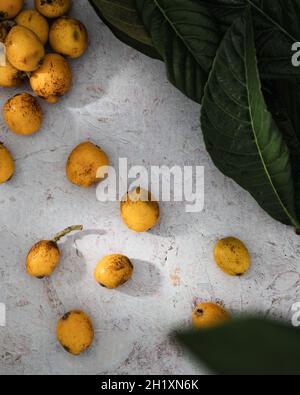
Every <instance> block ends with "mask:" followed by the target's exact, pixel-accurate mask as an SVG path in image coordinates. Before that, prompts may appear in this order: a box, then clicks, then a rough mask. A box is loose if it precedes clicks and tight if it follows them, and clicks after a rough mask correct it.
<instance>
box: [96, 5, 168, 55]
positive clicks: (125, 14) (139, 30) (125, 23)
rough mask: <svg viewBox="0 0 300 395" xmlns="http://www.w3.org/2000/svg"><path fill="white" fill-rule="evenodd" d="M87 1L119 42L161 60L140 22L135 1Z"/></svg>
mask: <svg viewBox="0 0 300 395" xmlns="http://www.w3.org/2000/svg"><path fill="white" fill-rule="evenodd" d="M89 1H90V3H91V5H92V6H93V7H94V9H95V11H96V12H97V14H98V15H99V17H100V18H101V19H102V21H103V22H104V23H105V24H106V25H107V26H108V27H109V28H110V30H111V31H112V32H113V33H114V34H115V36H116V37H117V38H118V39H119V40H121V41H122V42H124V43H125V44H127V45H129V46H131V47H132V48H134V49H136V50H138V51H140V52H142V53H143V54H145V55H147V56H150V57H152V58H155V59H161V57H160V55H159V54H158V52H157V51H156V50H155V48H154V47H153V45H152V42H151V38H150V36H149V34H148V33H147V32H146V30H145V29H144V26H143V24H142V22H141V21H140V18H139V16H138V14H137V10H136V6H135V0H89Z"/></svg>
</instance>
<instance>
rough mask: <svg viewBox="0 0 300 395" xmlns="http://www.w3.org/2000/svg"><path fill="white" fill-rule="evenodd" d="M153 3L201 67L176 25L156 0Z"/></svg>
mask: <svg viewBox="0 0 300 395" xmlns="http://www.w3.org/2000/svg"><path fill="white" fill-rule="evenodd" d="M154 3H155V5H156V7H157V8H158V9H159V11H160V12H161V13H162V14H163V16H164V17H165V19H166V20H167V22H168V23H169V24H170V25H171V27H172V29H173V30H174V32H175V34H176V35H177V36H178V37H179V38H180V40H181V41H182V42H183V44H184V45H185V46H186V47H187V49H188V51H189V52H190V54H191V55H192V56H193V58H194V59H195V62H196V63H197V64H198V65H199V67H201V68H202V66H201V64H200V63H199V62H198V59H197V58H196V56H195V55H194V51H193V49H192V48H191V47H190V45H189V43H187V42H186V40H185V39H184V37H183V36H182V35H181V34H180V32H179V31H178V29H177V27H176V26H175V25H174V23H173V22H172V21H171V19H170V18H169V17H168V15H167V13H166V12H165V10H164V9H163V8H162V7H161V6H160V4H159V3H158V1H157V0H154Z"/></svg>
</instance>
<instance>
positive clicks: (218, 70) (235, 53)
mask: <svg viewBox="0 0 300 395" xmlns="http://www.w3.org/2000/svg"><path fill="white" fill-rule="evenodd" d="M202 130H203V134H204V138H205V142H206V146H207V149H208V151H209V153H210V155H211V157H212V159H213V161H214V163H215V164H216V165H217V167H218V168H219V169H220V170H221V171H222V172H223V173H224V174H225V175H227V176H229V177H231V178H233V179H234V180H235V181H236V182H237V183H239V184H240V185H241V186H242V187H243V188H245V189H246V190H247V191H249V192H250V193H251V194H252V196H253V197H254V198H255V199H256V201H257V202H258V203H259V204H260V205H261V207H262V208H263V209H264V210H265V211H266V212H267V213H269V214H270V215H271V216H272V217H273V218H275V219H277V220H278V221H280V222H282V223H284V224H289V225H294V226H295V227H296V228H298V227H299V220H298V218H297V215H296V208H295V189H294V181H293V178H292V169H291V163H290V154H289V150H288V147H287V145H286V143H285V141H284V139H283V137H282V134H281V132H280V131H279V129H278V127H277V125H276V123H275V122H274V121H273V119H272V116H271V114H270V112H268V111H267V106H266V103H265V100H264V97H263V94H262V90H261V84H260V78H259V73H258V69H257V62H256V54H255V47H254V34H253V26H252V20H251V14H250V12H249V11H247V13H246V16H242V17H240V18H239V19H237V20H236V21H235V22H234V23H233V25H232V26H231V28H230V29H229V31H228V32H227V33H226V35H225V37H224V40H223V42H222V44H221V46H220V49H219V51H218V54H217V57H216V60H215V63H214V68H213V71H212V73H211V75H210V78H209V81H208V84H207V88H206V92H205V97H204V100H203V108H202Z"/></svg>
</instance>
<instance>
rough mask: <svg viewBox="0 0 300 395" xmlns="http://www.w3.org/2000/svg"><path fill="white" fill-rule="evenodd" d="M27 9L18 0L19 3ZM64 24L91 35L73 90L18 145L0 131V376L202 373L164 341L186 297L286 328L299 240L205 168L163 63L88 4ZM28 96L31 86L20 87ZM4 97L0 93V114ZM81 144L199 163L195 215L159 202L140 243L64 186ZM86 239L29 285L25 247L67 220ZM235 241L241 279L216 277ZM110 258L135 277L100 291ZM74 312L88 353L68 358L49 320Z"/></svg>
mask: <svg viewBox="0 0 300 395" xmlns="http://www.w3.org/2000/svg"><path fill="white" fill-rule="evenodd" d="M29 3H31V2H27V4H28V5H29ZM72 15H74V16H75V17H78V18H80V19H81V20H82V21H83V22H84V23H85V24H86V26H87V28H88V30H89V34H90V47H89V49H88V52H87V54H86V56H84V57H83V58H81V59H79V60H76V61H73V62H72V68H73V72H74V87H73V89H72V91H71V92H70V94H68V95H67V96H66V97H65V98H63V99H62V100H61V101H60V103H59V104H57V105H55V106H51V105H47V104H46V103H42V106H43V109H44V113H45V120H44V125H43V129H42V130H41V132H40V133H38V134H36V135H35V136H33V137H29V138H22V137H19V136H16V135H14V134H12V133H11V132H9V131H8V129H7V128H6V126H5V124H4V122H3V120H2V119H1V121H0V141H2V142H4V143H5V144H6V145H7V147H8V148H9V149H10V150H11V152H12V153H13V156H14V158H15V160H16V174H15V177H14V178H13V180H12V181H11V182H9V183H8V184H6V185H2V186H1V187H0V281H1V284H0V303H5V304H6V310H7V323H6V327H0V374H115V373H116V374H142V373H143V374H159V373H165V374H192V373H203V372H205V369H204V368H203V367H201V366H198V365H197V364H195V362H194V361H193V360H192V359H191V358H190V357H189V356H188V355H186V354H185V353H184V352H183V351H182V350H181V349H180V348H178V347H177V346H175V345H173V344H172V342H171V341H170V339H169V333H170V332H171V331H172V330H173V329H174V328H178V327H187V326H189V324H190V316H191V311H192V308H193V306H194V304H195V303H196V302H197V301H204V300H210V301H217V302H219V303H222V304H224V305H225V306H226V307H227V308H228V309H229V310H231V311H233V312H234V313H240V312H242V313H244V312H248V311H254V312H256V311H262V312H263V313H264V314H266V315H267V316H270V315H275V316H278V317H285V318H289V317H290V316H291V314H292V313H291V306H292V305H293V303H295V302H298V301H300V295H299V282H300V269H299V258H298V257H299V254H300V239H299V237H297V236H296V235H295V234H294V231H293V229H291V228H288V227H285V226H282V225H281V224H279V223H276V222H275V221H273V220H272V219H271V218H269V217H268V216H267V215H266V214H265V213H264V212H263V211H262V210H261V209H260V208H259V207H258V206H257V204H256V202H255V201H253V199H252V198H251V197H250V196H249V194H248V193H246V192H245V191H243V190H242V189H240V188H239V187H238V186H237V185H236V184H235V183H234V182H232V181H231V180H229V179H227V178H225V177H224V176H223V175H222V174H221V173H220V172H219V171H218V170H217V169H216V168H215V167H214V165H213V164H212V162H211V160H210V158H209V156H208V154H207V153H206V150H205V145H204V142H203V139H202V135H201V129H200V121H199V111H200V108H199V106H198V105H197V104H195V103H192V102H191V101H190V100H188V99H187V98H185V97H184V96H183V95H182V94H181V93H180V92H178V91H177V90H176V89H175V88H173V87H172V86H171V85H170V84H169V83H168V81H167V79H166V76H165V70H164V65H163V64H162V63H160V62H158V61H155V60H151V59H148V58H147V57H145V56H143V55H141V54H140V53H138V52H136V51H135V50H133V49H131V48H129V47H127V46H125V45H124V44H122V43H120V42H119V41H118V40H117V39H116V38H115V37H114V36H113V35H112V34H111V33H110V31H109V30H108V29H107V28H106V26H104V25H103V24H102V22H101V21H99V19H98V18H97V16H96V15H95V13H94V11H93V10H92V8H91V7H90V6H89V5H88V3H87V1H86V0H78V1H77V2H75V6H74V7H73V11H72ZM24 89H25V90H29V87H28V86H25V88H24ZM14 93H15V91H10V90H4V89H1V93H0V95H1V96H0V97H1V105H3V103H4V102H5V100H7V99H8V98H9V97H10V96H12V95H13V94H14ZM86 139H91V140H93V141H94V142H96V143H97V144H98V145H100V146H101V147H102V148H103V149H104V150H105V151H106V152H107V153H108V155H109V156H110V158H111V162H112V164H113V165H115V166H118V160H119V158H128V162H129V165H130V166H133V165H144V166H146V167H147V168H149V167H150V166H151V165H167V166H170V167H172V166H174V165H179V166H184V165H193V166H195V165H201V166H205V208H204V210H203V211H202V212H200V213H194V214H189V213H186V212H185V204H184V203H161V210H162V220H161V223H160V225H159V226H158V227H156V228H155V229H154V230H153V231H151V232H149V233H146V234H135V233H133V232H131V231H129V230H128V229H127V228H126V227H125V226H124V225H123V223H122V221H121V219H120V215H119V203H118V202H115V203H100V202H99V201H98V200H97V199H96V189H95V188H92V189H90V190H82V189H79V188H76V187H74V186H72V185H71V184H70V183H69V182H68V181H67V179H66V176H65V163H66V159H67V157H68V154H69V153H70V151H71V150H72V149H73V148H74V147H75V145H77V144H78V143H80V142H81V141H83V140H86ZM77 223H80V224H81V223H82V224H83V225H84V228H85V231H83V232H82V233H81V234H72V235H70V236H69V237H67V238H66V239H64V241H63V242H62V243H61V244H60V246H61V250H62V255H63V257H62V262H61V265H60V267H59V268H58V270H57V271H56V272H55V274H54V275H53V276H52V277H51V278H50V279H48V280H43V281H39V280H35V279H31V278H29V277H28V276H27V275H26V273H25V270H24V262H25V259H26V255H27V252H28V250H29V248H30V247H31V246H32V245H33V244H34V243H35V242H36V241H38V240H40V239H47V238H51V237H52V235H53V234H55V233H56V232H57V231H59V230H61V229H63V228H65V227H66V226H68V225H71V224H77ZM229 235H232V236H236V237H239V238H241V239H242V240H243V241H244V242H245V243H246V244H247V246H248V248H249V250H250V252H251V256H252V267H251V270H250V272H249V273H248V274H247V275H246V276H245V277H243V278H230V277H227V276H225V275H224V274H223V273H221V272H220V270H219V269H218V268H217V267H216V265H215V264H214V261H213V247H214V243H215V242H216V240H217V239H218V238H220V237H225V236H229ZM115 252H120V253H123V254H125V255H127V256H128V257H130V258H131V259H132V261H133V263H134V265H135V269H136V270H135V275H134V277H133V279H132V280H131V281H130V282H129V283H127V284H126V285H124V286H123V287H121V288H120V289H119V290H116V291H108V290H106V289H102V288H100V287H99V285H97V284H96V283H95V282H94V280H93V277H92V275H93V270H94V267H95V264H96V263H97V261H98V260H99V259H100V258H101V257H103V256H104V255H107V254H110V253H115ZM74 308H76V309H82V310H84V311H86V312H87V313H88V314H90V316H91V317H92V319H93V321H94V325H95V333H96V338H95V344H94V346H93V347H92V348H91V349H90V350H89V351H88V352H87V353H85V354H84V355H82V356H81V357H79V358H74V357H72V356H70V355H68V354H67V353H66V352H65V351H64V350H63V349H62V348H61V347H60V345H59V344H58V343H57V341H56V338H55V328H56V323H57V319H58V318H59V317H60V316H61V315H62V314H63V313H64V312H66V311H68V310H71V309H74Z"/></svg>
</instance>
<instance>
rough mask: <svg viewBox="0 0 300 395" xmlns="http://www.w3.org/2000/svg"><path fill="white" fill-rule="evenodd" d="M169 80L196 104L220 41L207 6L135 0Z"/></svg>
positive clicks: (179, 0)
mask: <svg viewBox="0 0 300 395" xmlns="http://www.w3.org/2000/svg"><path fill="white" fill-rule="evenodd" d="M136 4H137V6H138V9H139V11H140V15H141V17H142V20H143V22H144V25H145V26H146V28H147V30H148V31H149V33H150V35H151V37H152V42H153V44H154V46H155V48H156V49H157V51H158V52H159V54H160V55H161V57H162V58H163V59H164V61H165V63H166V67H167V73H168V78H169V80H170V81H171V82H172V83H173V84H174V85H175V86H176V87H177V88H178V89H179V90H181V92H183V93H184V94H186V95H187V96H188V97H189V98H191V99H192V100H194V101H196V102H198V103H200V102H201V101H202V97H203V91H204V87H205V84H206V82H207V79H208V75H209V72H210V70H211V67H212V63H213V60H214V58H215V55H216V51H217V48H218V46H219V43H220V35H219V32H218V29H217V26H216V24H215V22H214V21H213V19H212V17H211V15H210V13H209V11H208V10H207V8H206V7H205V6H204V5H202V4H201V3H200V2H198V1H195V0H136Z"/></svg>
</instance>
